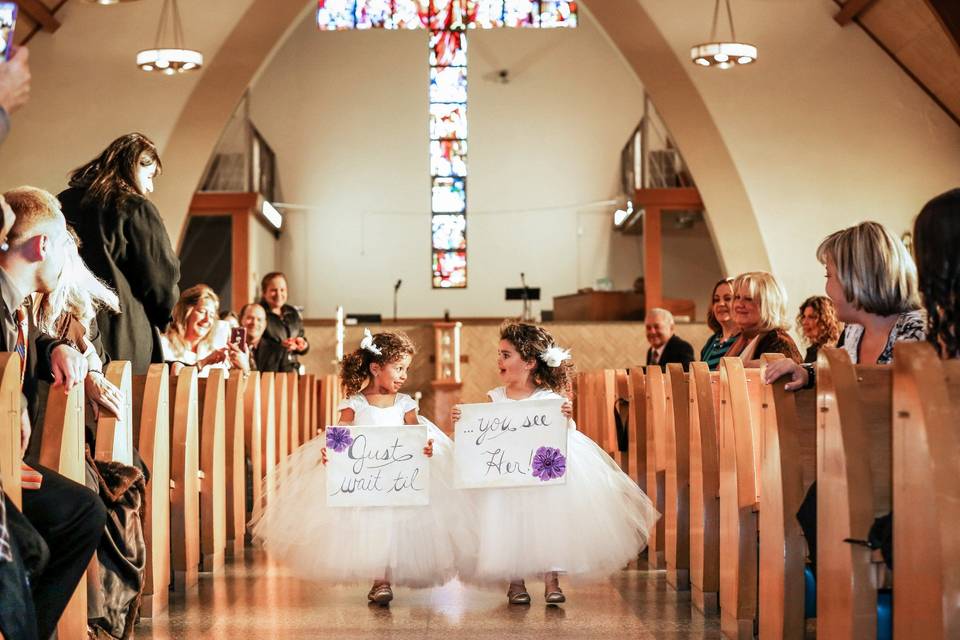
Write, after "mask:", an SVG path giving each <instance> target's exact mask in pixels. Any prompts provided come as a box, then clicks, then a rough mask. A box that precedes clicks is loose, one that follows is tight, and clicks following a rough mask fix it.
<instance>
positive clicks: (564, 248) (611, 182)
mask: <svg viewBox="0 0 960 640" xmlns="http://www.w3.org/2000/svg"><path fill="white" fill-rule="evenodd" d="M468 37H469V51H470V65H471V66H470V76H469V81H470V86H469V91H470V93H469V101H470V102H469V107H468V113H469V123H470V133H469V135H470V138H469V144H470V148H469V152H470V156H469V171H470V176H469V178H468V182H467V193H468V198H469V200H468V209H467V220H468V229H467V237H468V255H469V287H468V288H467V289H466V290H460V291H449V290H442V291H437V290H433V289H431V287H430V210H429V207H430V201H429V176H428V171H429V165H428V154H427V82H428V70H427V69H428V68H427V42H426V40H427V35H426V33H424V32H421V31H417V32H401V33H396V32H383V31H373V32H337V33H329V32H318V31H317V29H316V27H315V25H314V23H313V17H312V16H308V18H307V19H305V20H304V21H303V23H302V24H301V25H300V26H299V27H298V28H297V29H296V30H295V31H294V32H293V33H292V34H291V36H290V39H289V40H288V41H287V42H286V43H285V45H284V46H283V47H282V48H281V50H280V51H278V53H277V54H276V57H275V58H274V59H273V61H272V62H271V63H270V64H269V65H268V66H267V68H266V69H265V70H264V72H263V73H262V75H261V76H260V78H259V80H258V82H257V83H256V85H255V86H254V87H253V89H252V92H251V117H252V119H253V121H254V123H255V124H256V126H257V127H258V129H260V131H261V132H262V133H263V134H264V136H265V137H266V139H267V140H268V141H269V143H270V145H271V146H272V147H273V149H274V150H275V151H276V153H277V158H278V160H279V165H280V166H279V175H280V179H281V181H282V185H283V193H284V199H285V200H286V201H287V202H292V203H297V204H304V205H310V206H312V207H314V209H313V210H310V211H288V212H287V214H286V220H287V222H286V224H287V228H286V230H285V231H284V233H283V236H282V238H281V250H280V255H281V260H280V267H281V268H282V269H284V270H285V271H286V272H287V273H288V274H289V275H290V286H291V291H292V292H293V299H294V300H295V301H296V302H298V303H300V304H304V305H305V306H306V315H308V316H313V317H330V316H332V315H333V310H334V308H335V307H336V306H337V305H338V304H343V305H344V306H345V307H346V308H347V310H348V311H352V312H371V313H382V314H384V316H387V317H388V316H389V315H390V314H391V313H392V301H391V296H392V287H393V284H394V282H395V281H396V279H398V278H401V279H403V288H402V289H401V291H400V308H399V315H400V316H407V317H422V316H439V315H441V314H442V313H443V312H444V310H446V309H449V310H450V312H451V314H453V315H455V316H461V317H471V316H497V315H509V314H516V313H518V312H519V305H518V303H516V302H513V303H507V302H505V301H503V289H504V288H505V287H508V286H518V285H519V284H520V275H519V274H520V272H524V273H525V274H526V278H527V282H528V283H529V284H531V285H533V286H540V287H542V295H543V298H544V302H543V303H542V304H541V307H542V308H551V307H552V297H553V296H556V295H562V294H567V293H573V292H574V291H576V290H577V289H578V288H580V287H586V286H592V285H593V284H594V283H595V281H596V280H597V279H599V278H610V279H611V280H613V282H614V286H615V287H616V288H621V289H629V288H631V287H632V284H633V281H634V279H635V278H636V277H637V276H638V275H640V273H641V270H642V250H641V239H640V237H638V236H622V235H620V234H616V233H613V232H612V230H611V219H612V208H611V207H609V206H593V205H591V204H590V203H594V202H597V201H604V200H607V199H609V198H611V197H612V196H614V195H615V194H616V193H617V191H618V188H617V185H618V172H619V150H620V148H621V146H622V145H623V144H624V143H625V141H626V139H627V137H628V136H629V135H630V133H631V131H632V130H633V128H634V127H635V126H636V124H637V122H638V121H639V118H640V117H641V114H642V111H643V88H642V86H641V84H640V83H639V82H638V81H637V79H636V76H635V75H634V74H633V72H632V71H630V69H629V68H628V67H627V66H626V64H625V63H624V62H623V60H622V58H621V57H620V55H619V54H618V53H617V52H616V50H615V49H614V48H613V46H612V45H611V44H610V43H609V41H608V40H607V39H606V38H605V36H604V35H603V34H602V33H601V32H600V31H599V30H598V29H597V27H596V26H595V24H594V23H593V22H592V20H591V19H590V18H589V16H586V15H585V16H584V20H583V23H582V24H581V26H580V27H579V28H578V29H575V30H555V31H542V32H541V31H535V30H507V29H504V30H497V31H486V32H470V33H469V36H468ZM501 68H507V69H509V71H510V76H511V80H510V82H509V84H500V83H498V82H494V81H492V80H491V79H489V78H487V77H485V76H487V75H488V74H492V73H495V72H496V71H497V70H498V69H501ZM698 250H702V247H698ZM714 263H715V260H714ZM711 282H712V276H711ZM668 293H670V294H671V295H672V291H669V290H668Z"/></svg>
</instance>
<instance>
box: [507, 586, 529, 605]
mask: <svg viewBox="0 0 960 640" xmlns="http://www.w3.org/2000/svg"><path fill="white" fill-rule="evenodd" d="M507 602H509V603H510V604H530V594H529V593H527V586H526V585H525V584H524V583H523V580H520V581H519V582H516V581H514V582H511V583H510V588H509V589H508V590H507Z"/></svg>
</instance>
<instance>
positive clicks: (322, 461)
mask: <svg viewBox="0 0 960 640" xmlns="http://www.w3.org/2000/svg"><path fill="white" fill-rule="evenodd" d="M320 464H322V465H323V466H327V448H326V447H324V448H323V449H320Z"/></svg>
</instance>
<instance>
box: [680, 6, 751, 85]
mask: <svg viewBox="0 0 960 640" xmlns="http://www.w3.org/2000/svg"><path fill="white" fill-rule="evenodd" d="M723 1H724V4H725V5H726V7H727V19H728V21H729V23H730V40H723V41H721V40H717V19H718V18H719V17H720V0H715V4H714V5H713V27H711V29H710V42H703V43H701V44H697V45H694V46H693V47H691V48H690V59H691V60H692V61H693V62H694V64H697V65H700V66H701V67H719V68H720V69H730V68H732V67H735V66H739V65H744V64H750V63H752V62H756V60H757V47H756V46H754V45H752V44H748V43H746V42H737V34H736V31H735V30H734V28H733V12H732V11H730V0H723Z"/></svg>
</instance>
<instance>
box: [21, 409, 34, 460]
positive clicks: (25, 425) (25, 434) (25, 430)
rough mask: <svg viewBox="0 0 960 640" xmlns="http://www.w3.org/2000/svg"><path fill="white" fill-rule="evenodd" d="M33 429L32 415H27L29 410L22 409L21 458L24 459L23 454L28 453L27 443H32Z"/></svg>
mask: <svg viewBox="0 0 960 640" xmlns="http://www.w3.org/2000/svg"><path fill="white" fill-rule="evenodd" d="M31 432H32V429H31V427H30V416H29V415H27V410H26V409H23V410H22V411H20V459H21V460H22V459H23V456H24V455H26V453H27V445H29V444H30V433H31Z"/></svg>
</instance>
